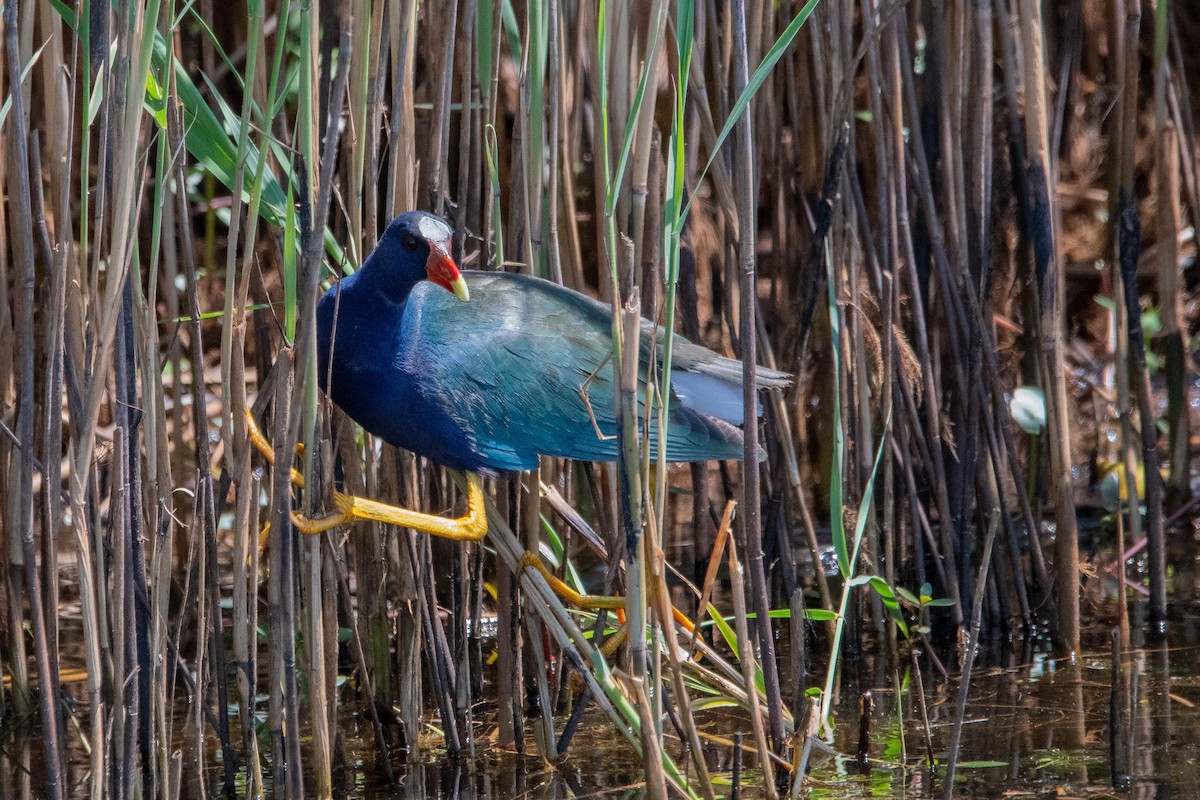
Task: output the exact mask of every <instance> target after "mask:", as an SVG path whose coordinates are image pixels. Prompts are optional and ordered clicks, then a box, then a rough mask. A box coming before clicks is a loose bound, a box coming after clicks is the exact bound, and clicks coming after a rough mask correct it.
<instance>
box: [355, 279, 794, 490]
mask: <svg viewBox="0 0 1200 800" xmlns="http://www.w3.org/2000/svg"><path fill="white" fill-rule="evenodd" d="M464 275H465V277H466V279H467V284H468V286H469V287H470V291H471V300H470V302H467V303H463V302H460V301H458V300H457V299H456V298H454V297H453V296H452V295H450V294H449V293H447V292H445V291H443V290H441V289H440V288H439V287H436V286H433V285H431V284H428V283H421V284H418V286H417V287H416V288H415V289H414V290H413V292H412V294H411V295H410V297H409V299H408V302H407V304H406V308H405V311H404V314H403V321H402V323H401V328H400V331H399V333H400V341H401V342H402V345H401V347H400V352H399V353H398V354H397V358H396V360H395V366H396V368H397V369H399V370H401V371H403V373H404V375H405V378H406V380H411V381H413V382H415V383H416V384H417V386H418V387H419V392H420V393H421V395H422V396H423V397H424V398H425V399H426V401H427V402H428V403H429V405H430V406H431V407H433V408H436V409H437V410H438V411H439V412H440V413H442V414H444V415H445V416H446V417H447V419H446V420H445V423H451V424H445V423H443V427H444V428H445V429H446V430H447V436H446V441H444V442H443V443H442V444H441V446H438V447H435V448H433V449H434V450H437V452H424V453H423V454H425V455H428V456H431V457H433V458H436V459H438V460H441V461H443V462H444V463H447V464H448V465H450V466H455V467H458V468H461V469H480V468H485V469H495V470H508V469H531V468H533V467H535V466H536V465H537V457H538V454H544V455H552V456H561V457H566V458H573V459H579V460H589V461H608V460H612V459H615V458H616V454H617V450H616V438H615V434H616V419H615V412H614V396H613V392H614V388H615V387H614V383H613V369H612V357H611V352H612V338H611V325H612V321H611V314H610V310H609V307H608V306H606V305H604V304H601V303H599V302H597V301H595V300H592V299H591V298H588V297H586V296H584V295H582V294H579V293H576V292H573V291H570V290H568V289H564V288H563V287H561V286H559V285H557V284H554V283H550V282H548V281H543V280H540V279H537V278H531V277H528V276H523V275H516V274H510V273H484V272H467V273H464ZM657 330H658V335H657V336H656V337H654V339H655V345H656V346H657V345H661V341H662V336H661V329H657ZM654 331H655V327H654V326H653V325H652V324H651V323H649V322H645V323H644V330H643V334H644V335H643V336H642V348H641V349H642V353H641V355H642V362H643V363H642V367H643V369H642V370H640V371H639V376H640V379H642V380H644V374H645V366H646V364H647V363H648V361H649V359H650V357H651V338H652V337H651V334H652V333H653V332H654ZM656 358H657V357H656ZM674 365H675V369H673V372H672V383H673V385H675V386H676V387H677V388H681V389H683V387H686V390H681V391H673V392H672V398H671V407H670V408H671V413H670V429H669V435H668V437H667V453H666V455H667V459H668V460H670V461H698V460H708V459H737V458H740V457H741V455H742V436H741V431H740V429H738V428H737V427H736V424H737V423H740V422H741V419H742V407H741V402H740V393H741V364H740V362H737V361H733V360H731V359H727V358H723V357H721V356H718V355H717V354H716V353H713V352H711V351H709V350H707V349H705V348H702V347H699V346H697V345H694V344H692V343H690V342H687V341H686V340H683V339H682V338H678V337H677V338H676V345H675V349H674ZM787 382H788V377H787V376H786V375H784V374H782V373H778V372H774V371H772V370H766V369H763V370H761V371H760V376H759V385H760V387H766V388H779V387H781V386H784V385H786V384H787ZM638 397H639V404H642V403H644V400H645V386H644V384H642V385H641V386H639V391H638ZM641 411H642V413H641V414H640V415H639V416H640V417H644V407H643V408H642V410H641ZM360 422H361V420H360ZM426 424H428V422H427V423H426ZM649 436H650V441H651V446H652V447H653V448H656V447H657V441H658V431H657V425H656V424H654V423H653V422H652V423H651V426H650V429H649ZM395 443H396V444H400V445H402V446H406V447H409V448H410V449H415V450H417V452H422V450H421V449H418V448H416V447H413V446H412V444H409V443H404V442H395ZM425 449H426V450H428V449H430V448H429V445H428V443H425Z"/></svg>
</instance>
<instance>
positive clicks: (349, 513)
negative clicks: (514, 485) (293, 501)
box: [292, 472, 487, 542]
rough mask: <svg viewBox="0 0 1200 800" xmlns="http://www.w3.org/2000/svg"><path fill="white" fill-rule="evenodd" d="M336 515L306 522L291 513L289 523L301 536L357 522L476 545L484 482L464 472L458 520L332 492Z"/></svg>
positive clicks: (482, 521)
mask: <svg viewBox="0 0 1200 800" xmlns="http://www.w3.org/2000/svg"><path fill="white" fill-rule="evenodd" d="M333 503H334V505H336V506H337V509H338V510H337V513H336V514H333V515H331V516H328V517H325V518H323V519H309V518H308V517H305V516H303V515H302V514H298V513H296V512H294V511H293V512H292V524H293V525H295V526H296V530H298V531H300V532H301V533H307V534H310V535H311V534H316V533H324V532H325V531H327V530H329V529H330V528H335V527H337V526H338V525H349V524H350V523H352V522H357V521H359V520H364V521H365V520H371V521H374V522H386V523H387V524H389V525H399V526H400V527H401V528H412V529H413V530H414V531H421V532H423V533H428V534H431V535H433V536H440V537H442V538H443V539H453V540H455V541H458V542H477V541H479V540H480V539H482V538H483V537H484V536H485V535H486V534H487V511H486V509H485V508H484V500H483V479H482V478H480V477H479V476H478V475H476V474H475V473H473V472H468V473H467V513H466V514H464V515H463V516H461V517H459V518H458V519H446V518H445V517H439V516H437V515H436V514H425V513H422V512H420V511H410V510H409V509H407V508H400V507H399V506H393V505H390V504H388V503H380V502H379V501H377V500H367V499H366V498H364V497H355V496H353V495H349V494H342V493H341V492H334V493H333Z"/></svg>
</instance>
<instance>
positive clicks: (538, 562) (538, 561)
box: [521, 550, 696, 633]
mask: <svg viewBox="0 0 1200 800" xmlns="http://www.w3.org/2000/svg"><path fill="white" fill-rule="evenodd" d="M521 568H522V569H535V570H537V571H538V572H540V573H542V577H543V578H545V579H546V583H548V584H550V588H551V589H553V590H554V593H555V594H556V595H558V596H559V597H561V598H562V599H564V600H566V601H567V602H568V603H570V604H571V605H573V606H576V607H578V608H591V609H601V608H606V609H610V610H614V611H618V612H619V611H623V610H624V608H625V598H624V597H614V596H609V595H602V594H580V593H579V592H577V591H575V590H574V589H572V588H571V587H570V586H568V585H567V584H566V583H564V582H563V581H562V579H561V578H559V577H558V576H557V575H555V574H554V573H553V572H551V571H550V569H549V567H547V566H546V564H545V562H543V561H542V558H541V556H539V555H538V554H537V553H535V552H533V551H531V550H526V551H525V554H524V555H523V556H521ZM671 615H672V616H673V617H674V618H675V622H677V623H678V624H679V625H681V626H682V627H683V628H684V629H685V630H686V631H688V632H689V633H692V632H694V631H695V630H696V625H695V623H694V622H692V621H691V620H690V619H688V617H687V615H686V614H684V613H683V612H682V611H680V610H679V609H678V608H675V607H674V606H671ZM621 616H622V619H621V622H624V615H621Z"/></svg>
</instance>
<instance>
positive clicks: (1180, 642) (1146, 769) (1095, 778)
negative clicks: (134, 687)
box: [0, 554, 1200, 800]
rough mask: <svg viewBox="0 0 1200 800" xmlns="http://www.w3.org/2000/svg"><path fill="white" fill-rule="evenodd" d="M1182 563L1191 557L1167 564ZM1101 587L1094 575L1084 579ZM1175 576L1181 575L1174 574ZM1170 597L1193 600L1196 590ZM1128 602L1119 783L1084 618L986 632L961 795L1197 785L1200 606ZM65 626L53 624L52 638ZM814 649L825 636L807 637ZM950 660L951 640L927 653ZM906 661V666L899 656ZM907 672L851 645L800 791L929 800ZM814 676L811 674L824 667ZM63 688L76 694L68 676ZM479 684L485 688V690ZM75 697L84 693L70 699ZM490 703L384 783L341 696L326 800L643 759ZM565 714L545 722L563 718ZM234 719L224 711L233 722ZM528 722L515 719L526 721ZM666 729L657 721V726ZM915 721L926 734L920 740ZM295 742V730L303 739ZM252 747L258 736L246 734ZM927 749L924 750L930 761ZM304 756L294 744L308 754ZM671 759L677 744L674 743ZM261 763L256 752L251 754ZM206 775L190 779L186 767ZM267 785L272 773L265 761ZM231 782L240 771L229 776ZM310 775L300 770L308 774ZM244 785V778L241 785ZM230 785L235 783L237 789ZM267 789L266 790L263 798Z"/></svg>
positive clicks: (570, 789) (26, 767) (598, 786)
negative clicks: (1073, 626) (865, 699)
mask: <svg viewBox="0 0 1200 800" xmlns="http://www.w3.org/2000/svg"><path fill="white" fill-rule="evenodd" d="M1189 559H1190V560H1191V562H1192V563H1194V559H1195V554H1189V556H1188V557H1185V558H1184V559H1183V560H1182V561H1180V562H1177V564H1179V565H1182V564H1184V563H1188V561H1189ZM1185 575H1186V576H1194V573H1193V572H1190V571H1188V570H1187V569H1186V568H1182V569H1179V570H1178V571H1177V572H1176V574H1175V577H1176V579H1179V578H1184V582H1185V583H1186V582H1187V581H1188V580H1189V578H1187V577H1185ZM1097 584H1099V585H1097ZM1092 586H1093V588H1094V589H1096V591H1094V592H1092V593H1091V602H1092V603H1093V605H1092V607H1091V608H1089V609H1085V616H1087V615H1090V616H1092V617H1093V618H1106V617H1110V616H1111V613H1112V608H1113V606H1112V603H1111V600H1109V599H1107V597H1108V596H1111V592H1110V591H1109V590H1110V589H1111V588H1112V587H1111V586H1110V585H1107V584H1103V583H1101V582H1098V581H1097V582H1094V583H1093V584H1092ZM1175 588H1176V589H1180V588H1183V587H1181V586H1180V584H1179V583H1178V582H1176V583H1175ZM1175 596H1177V597H1178V596H1183V597H1186V598H1196V597H1200V593H1197V592H1195V591H1194V587H1190V586H1189V588H1188V589H1185V590H1184V591H1181V592H1178V593H1177V594H1176V595H1175ZM1134 606H1135V614H1134V619H1133V623H1134V644H1135V648H1134V650H1133V652H1132V653H1130V654H1129V655H1128V656H1127V657H1126V660H1125V665H1126V669H1127V670H1128V675H1129V680H1130V685H1131V689H1132V691H1133V692H1134V700H1133V702H1132V704H1131V706H1132V707H1131V709H1130V713H1129V715H1128V719H1129V723H1128V730H1129V745H1128V755H1129V759H1128V763H1129V783H1128V785H1127V787H1126V788H1124V789H1122V790H1119V791H1118V790H1115V789H1114V788H1113V775H1112V772H1113V770H1112V760H1111V757H1110V736H1109V731H1110V706H1111V697H1112V684H1113V668H1112V661H1111V654H1110V649H1109V634H1110V628H1108V627H1107V626H1098V627H1095V628H1094V629H1092V630H1090V631H1088V632H1087V637H1086V640H1085V652H1086V655H1085V656H1083V657H1082V658H1080V659H1078V661H1077V662H1075V663H1068V662H1064V661H1061V660H1055V659H1054V658H1052V657H1051V656H1049V655H1048V654H1047V653H1046V652H1043V651H1038V650H1034V649H1026V650H1025V651H1024V652H1022V651H1021V650H1020V649H1019V648H1014V647H1009V646H1005V644H1004V643H1001V642H990V643H989V642H985V643H984V647H983V648H982V650H981V653H980V656H979V658H978V659H977V661H976V667H975V673H974V675H973V676H972V679H971V690H970V694H969V700H968V704H967V709H966V723H965V726H964V730H963V737H962V750H961V755H960V767H959V770H958V779H957V780H956V785H957V792H956V796H959V797H972V798H975V797H978V798H996V797H1006V798H1025V797H1029V798H1033V797H1037V798H1050V797H1063V798H1070V797H1107V796H1121V797H1132V798H1151V797H1153V798H1165V797H1171V798H1190V797H1200V607H1198V605H1197V603H1196V602H1195V600H1192V599H1189V600H1187V601H1177V602H1176V604H1175V605H1174V606H1173V607H1172V621H1171V624H1170V627H1169V630H1168V635H1167V637H1166V639H1165V641H1163V642H1149V641H1146V640H1145V639H1143V638H1140V636H1139V633H1138V632H1139V630H1141V629H1142V626H1141V624H1140V623H1141V620H1140V619H1139V617H1138V614H1139V613H1144V609H1142V607H1141V606H1140V605H1138V604H1137V603H1135V604H1134ZM65 634H66V631H64V637H65ZM820 646H821V647H826V646H827V645H820ZM940 656H941V657H942V658H943V659H944V660H946V661H947V662H948V663H949V664H950V665H951V669H952V670H953V669H954V667H953V664H952V662H953V660H954V659H953V651H952V650H951V651H950V652H944V653H940ZM905 663H906V664H911V662H910V661H908V660H907V659H905ZM920 663H921V675H922V684H923V687H924V701H925V702H924V706H925V709H926V714H927V717H928V727H926V723H925V715H922V713H921V712H920V704H919V702H918V701H919V694H918V691H917V687H916V681H915V680H914V679H913V675H912V673H911V671H910V672H906V673H903V674H901V675H900V676H899V680H900V681H901V682H902V683H901V688H900V695H901V698H900V699H901V701H902V702H901V703H900V704H898V703H897V697H896V689H895V684H896V681H897V676H896V675H894V674H893V673H892V672H891V671H890V667H887V666H886V665H884V664H883V660H882V659H880V660H878V663H877V662H876V660H875V659H872V658H870V657H863V658H862V659H861V660H860V661H858V662H855V661H846V662H845V666H844V675H843V681H842V685H841V701H840V704H839V706H838V708H837V710H836V719H837V720H838V721H839V725H840V727H839V729H838V730H837V731H836V735H835V737H834V741H833V748H834V749H835V750H836V751H837V752H838V753H843V754H853V753H854V752H855V750H856V745H857V742H858V736H859V710H858V709H859V699H860V697H861V695H862V693H863V692H865V691H869V692H870V693H871V697H872V698H873V705H872V710H871V712H870V715H869V720H870V751H869V754H868V758H867V760H866V762H865V763H862V762H860V761H859V760H858V759H856V758H852V757H850V756H849V755H831V754H829V753H827V752H824V751H820V750H817V751H814V753H813V755H812V759H811V764H810V767H811V769H810V775H809V778H810V780H809V781H808V784H807V788H806V792H807V794H806V795H805V796H807V797H814V798H824V797H831V798H832V797H836V798H857V797H879V798H917V799H918V800H919V799H921V798H940V797H942V792H943V779H944V777H945V768H944V762H945V757H946V749H947V746H948V742H949V740H950V735H951V730H952V727H953V720H954V714H955V702H956V693H957V690H958V684H957V681H956V679H955V676H954V674H953V671H952V674H951V677H950V679H949V680H945V679H943V678H942V677H941V675H940V674H939V673H938V672H936V671H935V670H934V669H933V668H932V666H931V664H930V659H929V658H928V657H922V658H921V659H920ZM822 676H823V673H818V675H817V676H816V677H814V678H813V682H818V681H820V680H822ZM65 691H66V692H67V693H70V694H74V695H76V697H77V698H78V699H80V700H82V698H81V697H79V695H80V693H81V692H80V689H79V687H77V686H75V687H72V686H68V687H66V689H65ZM484 696H485V697H486V696H489V691H488V688H487V687H485V691H484ZM79 707H80V708H81V709H82V708H86V704H85V703H81V704H80V706H79ZM493 712H494V708H493V707H491V706H489V704H488V703H486V702H485V703H481V704H479V705H478V706H477V707H476V709H475V714H474V716H475V720H476V726H475V729H474V731H475V742H474V753H473V755H468V756H465V757H461V758H458V759H452V758H450V757H448V756H447V755H446V754H445V752H444V751H442V750H440V749H439V748H438V747H437V743H438V741H439V739H438V736H437V734H436V731H435V730H434V729H433V727H432V726H434V725H436V724H437V715H436V711H434V710H432V709H430V711H429V712H428V714H427V717H426V719H427V722H429V723H430V725H431V727H430V729H429V730H428V731H426V734H425V735H424V736H422V738H421V743H422V745H423V748H422V749H421V751H420V752H419V754H418V755H417V756H416V758H415V759H414V760H413V761H412V762H405V761H404V760H403V755H402V754H396V755H395V760H394V764H393V767H394V770H395V776H396V783H395V784H394V785H390V784H388V782H387V780H386V778H385V777H384V775H383V771H382V769H381V768H380V766H379V765H378V764H377V756H376V747H375V741H374V738H373V736H372V729H371V726H370V724H369V723H368V722H367V721H366V720H365V719H363V718H360V717H359V716H358V714H357V711H356V705H355V702H354V701H353V700H352V699H349V700H347V701H346V702H344V703H343V704H342V706H341V711H340V712H339V713H341V717H340V718H339V725H338V727H339V735H340V744H341V746H340V748H339V750H338V751H337V752H335V762H338V763H339V764H340V765H341V766H340V767H335V770H336V774H335V784H334V785H335V791H334V797H335V798H337V800H356V799H357V798H363V800H366V799H368V798H370V799H375V798H424V797H437V798H452V797H454V798H457V797H462V798H475V797H479V798H494V799H495V800H521V799H523V798H557V797H625V796H630V797H638V796H641V795H642V794H643V790H642V787H641V786H640V783H639V781H640V778H641V769H640V767H639V765H638V762H637V759H636V757H635V756H634V754H633V752H632V751H631V749H630V748H629V746H628V744H627V743H626V741H625V739H624V738H623V737H622V736H620V735H619V734H617V733H614V732H613V730H612V728H611V727H610V725H609V723H608V721H607V718H606V717H604V716H603V715H602V714H601V713H600V712H598V711H596V710H595V709H594V708H593V709H592V710H591V711H589V713H588V714H587V715H585V718H584V719H585V721H584V723H583V725H582V726H581V729H580V730H579V731H578V732H577V734H576V735H575V738H574V739H573V741H572V744H571V747H570V749H569V751H568V753H567V756H566V758H565V759H564V760H563V761H562V762H561V763H560V764H559V765H557V766H556V767H554V768H551V767H548V766H547V765H546V764H545V763H544V761H543V760H542V759H541V758H540V757H539V756H538V755H537V753H536V748H535V745H534V741H533V737H532V735H531V734H529V733H528V732H527V736H526V752H525V753H524V754H521V753H517V752H515V751H514V750H513V749H512V748H499V747H497V746H496V745H495V744H493V740H492V738H491V737H492V736H493V735H494V731H495V725H494V713H493ZM195 714H196V710H195V707H194V706H188V705H186V704H181V705H180V707H179V709H178V714H177V718H176V720H175V730H176V737H175V738H176V747H177V748H178V751H177V758H178V763H179V767H180V768H181V772H182V775H183V779H182V781H181V782H180V784H179V790H178V793H177V795H178V797H180V798H201V797H220V796H222V795H221V791H220V788H221V776H222V771H221V767H220V755H219V749H218V748H217V747H216V745H215V742H214V741H213V739H212V737H211V735H207V736H205V737H204V738H203V740H202V741H203V743H202V744H201V743H200V741H201V740H199V739H198V738H197V736H196V724H195ZM6 720H7V721H6V724H5V726H4V727H3V728H0V800H10V798H11V800H18V799H20V800H24V799H25V798H39V797H43V796H44V779H43V775H44V770H43V768H42V764H41V753H40V727H39V726H38V725H37V724H36V722H26V723H21V722H20V721H16V720H14V719H13V718H12V717H11V716H7V717H6ZM563 721H564V719H563V718H562V717H560V718H559V719H558V720H556V723H557V729H558V730H559V731H561V728H562V724H563ZM697 721H698V723H699V724H700V725H701V729H702V737H705V736H706V735H707V736H709V737H719V738H720V740H721V741H712V740H709V739H707V738H706V744H705V748H706V757H707V760H708V767H709V769H710V771H711V772H712V774H713V776H714V778H715V780H716V781H717V783H718V785H717V787H716V791H717V794H718V796H721V795H724V796H728V795H729V793H730V791H731V774H732V772H733V770H734V759H733V756H732V749H731V748H730V746H729V745H728V744H727V743H722V742H723V741H727V740H729V739H732V738H733V737H734V736H735V735H737V734H739V733H740V734H742V735H743V736H744V741H745V742H746V743H747V744H751V743H752V742H753V735H752V732H751V729H750V725H749V724H748V720H747V719H746V717H745V716H744V715H743V714H741V713H740V712H738V711H736V710H735V711H728V710H720V711H706V712H702V713H700V714H698V715H697ZM231 724H232V725H233V726H234V729H235V730H237V729H238V723H237V722H236V718H235V719H234V720H233V721H232V723H231ZM528 727H529V726H528V725H527V731H528ZM665 727H666V728H667V729H668V730H670V725H669V724H667V725H665ZM87 732H88V723H87V721H86V719H82V718H81V719H79V720H77V723H76V722H71V723H68V726H67V731H66V736H67V738H68V740H69V742H70V752H71V755H70V763H69V764H68V776H67V787H68V791H67V794H66V796H68V797H80V798H81V797H88V796H90V792H91V788H92V778H93V776H92V775H90V774H89V773H88V771H87V770H88V760H87V759H88V757H87V755H86V753H85V751H84V749H83V746H82V744H81V734H86V733H87ZM927 733H928V740H927ZM302 739H303V741H302V745H301V746H302V751H305V752H306V750H307V747H308V739H307V737H302ZM260 746H261V747H262V748H263V750H264V753H267V754H269V744H268V742H267V741H266V740H265V739H260ZM930 748H931V749H932V752H933V756H934V759H935V761H936V763H937V765H938V766H937V767H936V768H935V769H932V770H931V769H930V768H929V766H928V760H927V759H928V752H929V749H930ZM306 755H307V753H306ZM675 755H676V756H677V758H682V753H681V752H679V751H678V750H677V751H675ZM265 760H267V759H266V757H265V756H264V761H265ZM201 774H202V775H204V780H203V781H201V780H198V779H196V777H195V776H197V775H201ZM741 774H742V781H743V783H742V786H743V789H744V795H745V796H760V795H761V773H760V772H759V771H758V770H757V768H756V764H755V759H754V758H753V756H752V755H751V754H750V753H749V752H747V753H746V756H745V758H744V761H743V763H742V764H741ZM265 777H266V785H267V788H268V790H269V789H270V786H271V776H270V774H269V773H268V774H266V776H265ZM241 779H242V780H244V775H243V776H241ZM306 786H309V787H311V786H312V782H311V776H306ZM240 788H241V789H242V790H244V786H242V787H240ZM243 794H244V791H239V792H238V796H242V795H243ZM268 796H269V795H268Z"/></svg>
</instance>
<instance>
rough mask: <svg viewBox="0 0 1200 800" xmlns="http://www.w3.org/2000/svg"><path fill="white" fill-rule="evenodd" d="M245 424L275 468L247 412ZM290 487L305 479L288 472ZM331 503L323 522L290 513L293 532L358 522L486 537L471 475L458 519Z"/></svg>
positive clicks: (359, 502)
mask: <svg viewBox="0 0 1200 800" xmlns="http://www.w3.org/2000/svg"><path fill="white" fill-rule="evenodd" d="M246 424H247V426H248V427H249V435H250V441H251V442H253V444H254V447H255V448H256V449H257V450H258V452H260V453H262V454H263V457H264V458H266V459H267V463H268V464H270V465H271V466H274V465H275V449H274V448H273V447H271V443H270V442H268V441H267V437H265V436H263V433H262V431H261V430H259V427H258V425H257V424H256V423H255V422H254V417H253V416H251V414H250V412H249V411H247V412H246ZM291 482H292V484H293V485H295V486H298V487H300V488H304V476H303V475H301V474H300V473H299V472H297V471H296V470H294V469H293V470H292V471H291ZM333 503H334V505H335V506H337V509H338V510H337V513H335V514H332V515H330V516H328V517H323V518H322V519H310V518H309V517H306V516H304V515H303V514H299V513H297V512H295V511H293V512H292V524H293V525H295V526H296V530H298V531H300V532H301V533H306V534H309V535H313V534H318V533H324V532H325V531H327V530H329V529H330V528H336V527H337V526H338V525H349V524H350V523H352V522H357V521H359V520H372V521H375V522H386V523H388V524H389V525H399V526H400V527H402V528H412V529H413V530H415V531H422V532H424V533H429V534H432V535H434V536H441V537H442V538H444V539H454V540H456V541H460V542H477V541H479V540H480V539H482V538H483V537H484V536H485V535H486V534H487V511H486V509H485V508H484V502H483V480H482V479H481V478H480V477H479V476H478V475H476V474H474V473H467V513H466V515H464V516H462V517H459V518H458V519H446V518H445V517H439V516H437V515H435V514H423V513H421V512H420V511H410V510H409V509H407V508H400V507H399V506H393V505H389V504H388V503H380V502H378V501H377V500H367V499H365V498H362V497H355V496H353V495H348V494H342V493H341V492H334V493H333Z"/></svg>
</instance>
